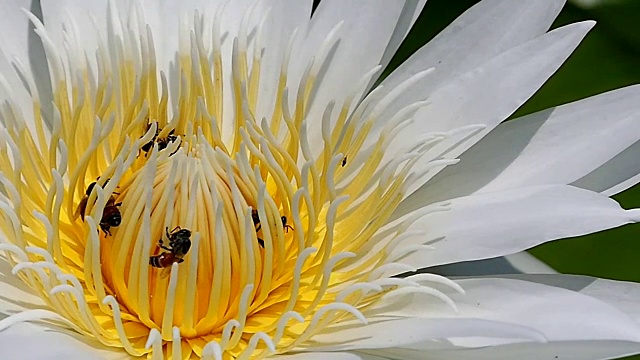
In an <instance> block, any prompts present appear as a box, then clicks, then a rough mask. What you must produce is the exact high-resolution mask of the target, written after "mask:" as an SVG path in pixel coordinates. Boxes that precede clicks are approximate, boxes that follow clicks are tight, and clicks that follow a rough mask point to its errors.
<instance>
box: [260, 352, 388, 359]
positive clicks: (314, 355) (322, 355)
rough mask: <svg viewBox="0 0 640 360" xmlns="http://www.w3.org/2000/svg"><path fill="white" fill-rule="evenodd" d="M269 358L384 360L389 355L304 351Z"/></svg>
mask: <svg viewBox="0 0 640 360" xmlns="http://www.w3.org/2000/svg"><path fill="white" fill-rule="evenodd" d="M267 359H282V360H326V359H336V360H383V359H388V358H387V357H380V356H376V355H373V354H363V353H357V352H303V353H298V354H293V355H276V356H272V357H268V358H267Z"/></svg>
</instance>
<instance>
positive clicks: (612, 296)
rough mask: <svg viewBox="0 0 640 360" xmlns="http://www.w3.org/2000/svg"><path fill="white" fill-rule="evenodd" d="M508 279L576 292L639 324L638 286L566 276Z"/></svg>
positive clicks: (526, 275)
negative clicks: (615, 310)
mask: <svg viewBox="0 0 640 360" xmlns="http://www.w3.org/2000/svg"><path fill="white" fill-rule="evenodd" d="M507 277H508V278H513V279H518V280H525V281H530V282H535V283H538V284H544V285H549V286H555V287H559V288H563V289H567V290H572V291H577V292H580V293H581V294H585V295H588V296H591V297H594V298H596V299H598V300H601V301H603V302H605V303H607V304H609V305H611V306H613V307H615V308H617V309H618V310H620V311H622V312H623V313H625V314H627V315H628V316H630V317H632V318H633V319H635V320H636V322H638V323H640V284H638V283H635V282H627V281H615V280H607V279H599V278H594V277H590V276H581V275H566V274H518V275H507Z"/></svg>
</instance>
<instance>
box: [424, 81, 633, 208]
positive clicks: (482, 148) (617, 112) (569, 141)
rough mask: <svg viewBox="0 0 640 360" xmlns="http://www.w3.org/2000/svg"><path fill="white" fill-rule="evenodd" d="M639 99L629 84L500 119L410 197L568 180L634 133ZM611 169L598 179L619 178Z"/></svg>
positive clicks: (594, 166) (431, 199) (593, 165)
mask: <svg viewBox="0 0 640 360" xmlns="http://www.w3.org/2000/svg"><path fill="white" fill-rule="evenodd" d="M639 102H640V86H630V87H627V88H623V89H618V90H614V91H611V92H608V93H605V94H602V95H598V96H594V97H590V98H588V99H584V100H580V101H577V102H574V103H571V104H567V105H563V106H559V107H555V108H551V109H547V110H544V111H541V112H537V113H535V114H531V115H528V116H524V117H522V118H518V119H515V120H512V121H508V122H505V123H502V124H500V125H499V126H498V127H497V128H496V129H495V130H493V131H492V132H491V133H489V135H487V136H486V137H485V138H483V139H482V140H481V141H479V142H478V143H477V144H476V145H474V146H473V147H472V148H470V149H469V150H467V151H466V152H465V153H464V154H462V156H461V157H460V159H461V160H460V163H458V164H456V165H455V166H450V167H448V168H446V169H444V170H443V171H442V172H440V173H439V174H438V175H436V176H435V177H434V178H433V179H431V181H430V182H429V183H428V184H427V185H426V186H424V187H423V188H421V189H420V190H418V191H416V192H415V193H414V194H413V195H412V197H415V198H416V199H421V200H424V201H425V204H428V203H430V202H434V201H440V200H445V199H450V198H455V197H459V196H465V195H469V194H473V193H480V192H490V191H501V190H506V189H511V188H516V187H524V186H533V185H544V184H569V183H571V182H573V181H576V180H578V179H580V178H581V177H583V176H585V175H587V174H589V173H590V172H592V171H594V170H596V169H597V168H598V167H600V166H602V165H603V164H605V163H606V162H607V161H609V160H611V159H612V158H613V157H614V156H616V155H617V154H619V153H620V152H622V151H623V150H624V149H626V148H627V147H629V146H630V145H631V144H633V143H635V142H636V141H638V140H639V139H640V109H638V106H637V104H638V103H639ZM629 160H631V159H629ZM634 160H635V159H634ZM633 163H637V161H634V162H633ZM621 165H630V164H629V162H628V161H627V162H624V164H621ZM617 174H618V173H617V172H614V171H611V169H609V170H608V171H607V172H606V173H603V172H600V176H598V180H600V181H602V182H603V183H606V184H611V183H614V182H616V181H619V178H618V177H617V176H618V175H617ZM606 175H610V178H612V181H607V180H608V179H607V178H606V177H605V176H606ZM577 185H578V186H579V184H577ZM606 186H608V185H606ZM581 187H582V186H581ZM593 187H595V184H591V185H590V186H587V188H593ZM594 190H595V189H594Z"/></svg>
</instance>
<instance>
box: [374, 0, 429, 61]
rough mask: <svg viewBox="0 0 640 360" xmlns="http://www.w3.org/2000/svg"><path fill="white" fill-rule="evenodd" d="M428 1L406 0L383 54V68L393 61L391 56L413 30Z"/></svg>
mask: <svg viewBox="0 0 640 360" xmlns="http://www.w3.org/2000/svg"><path fill="white" fill-rule="evenodd" d="M426 3H427V0H414V1H405V4H404V8H403V9H402V13H401V14H400V18H399V19H398V23H397V24H396V28H395V30H394V31H393V35H391V39H389V44H387V48H386V49H385V51H384V54H383V55H382V60H380V65H382V67H383V68H384V67H385V66H387V65H388V64H389V61H391V58H392V57H393V56H394V55H395V53H396V50H398V47H400V44H401V43H402V41H403V40H404V38H405V37H406V36H407V34H408V33H409V30H411V27H412V26H413V24H414V23H415V22H416V20H417V19H418V16H420V13H421V12H422V9H423V8H424V5H425V4H426Z"/></svg>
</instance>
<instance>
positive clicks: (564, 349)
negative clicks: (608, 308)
mask: <svg viewBox="0 0 640 360" xmlns="http://www.w3.org/2000/svg"><path fill="white" fill-rule="evenodd" d="M375 351H376V354H379V355H380V356H383V357H384V358H385V359H403V360H422V359H424V354H425V350H410V349H398V348H396V349H379V350H375ZM638 353H640V343H637V342H630V341H613V340H586V341H558V342H549V343H544V344H543V343H532V342H528V343H517V344H507V345H500V346H489V347H485V348H475V349H469V348H466V347H458V348H448V349H430V350H428V354H429V359H430V360H496V359H501V360H507V359H522V360H556V359H558V360H560V359H561V360H604V359H618V358H622V357H624V356H628V355H633V354H638Z"/></svg>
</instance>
